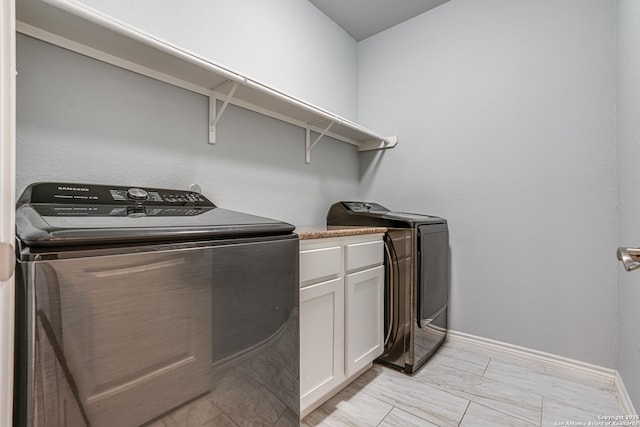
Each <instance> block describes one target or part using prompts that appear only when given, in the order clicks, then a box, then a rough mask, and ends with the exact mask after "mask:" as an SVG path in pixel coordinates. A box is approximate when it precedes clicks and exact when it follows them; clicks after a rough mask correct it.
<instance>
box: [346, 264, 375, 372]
mask: <svg viewBox="0 0 640 427" xmlns="http://www.w3.org/2000/svg"><path fill="white" fill-rule="evenodd" d="M346 283H347V285H346V293H347V303H346V307H347V308H346V325H347V337H348V339H347V342H346V356H347V357H346V359H347V360H346V364H347V366H346V369H347V376H351V375H353V374H356V373H357V372H358V371H359V370H361V369H362V368H364V367H366V366H367V365H369V364H370V363H371V362H373V360H374V359H375V358H376V357H378V356H379V355H380V354H382V344H383V343H382V334H383V317H384V312H383V298H384V294H383V290H384V267H383V266H378V267H374V268H371V269H368V270H364V271H361V272H358V273H353V274H348V275H347V280H346Z"/></svg>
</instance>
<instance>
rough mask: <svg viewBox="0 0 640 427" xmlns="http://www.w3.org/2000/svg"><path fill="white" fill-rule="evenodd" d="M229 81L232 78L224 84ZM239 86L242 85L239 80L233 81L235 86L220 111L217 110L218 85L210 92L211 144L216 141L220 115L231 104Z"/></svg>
mask: <svg viewBox="0 0 640 427" xmlns="http://www.w3.org/2000/svg"><path fill="white" fill-rule="evenodd" d="M229 81H230V80H227V81H226V82H224V83H223V85H224V84H227V83H228V82H229ZM220 86H222V85H220ZM220 86H218V87H220ZM238 86H240V83H239V82H233V86H231V90H230V91H229V93H227V95H226V96H225V98H224V100H223V103H222V107H220V111H216V110H217V105H216V104H217V101H218V97H217V96H216V93H215V90H216V89H217V88H218V87H216V88H213V89H212V90H211V93H210V94H209V144H215V143H216V126H217V125H218V121H220V117H222V113H224V110H226V109H227V105H229V101H231V98H233V94H234V93H235V92H236V89H238Z"/></svg>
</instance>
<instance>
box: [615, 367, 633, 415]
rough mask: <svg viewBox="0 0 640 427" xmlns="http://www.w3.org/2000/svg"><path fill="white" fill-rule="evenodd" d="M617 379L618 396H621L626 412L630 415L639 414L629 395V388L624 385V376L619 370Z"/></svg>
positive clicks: (621, 402)
mask: <svg viewBox="0 0 640 427" xmlns="http://www.w3.org/2000/svg"><path fill="white" fill-rule="evenodd" d="M615 381H616V391H617V392H618V396H620V404H621V405H622V409H623V410H624V413H625V414H629V415H638V411H636V408H634V407H633V402H632V401H631V397H630V396H629V393H627V388H626V387H625V386H624V382H623V381H622V377H621V376H620V372H618V371H616V378H615Z"/></svg>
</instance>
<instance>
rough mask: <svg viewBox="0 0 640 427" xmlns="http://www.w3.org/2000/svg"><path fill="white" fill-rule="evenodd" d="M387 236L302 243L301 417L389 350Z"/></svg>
mask: <svg viewBox="0 0 640 427" xmlns="http://www.w3.org/2000/svg"><path fill="white" fill-rule="evenodd" d="M383 251H384V246H383V242H382V234H370V235H364V236H349V237H333V238H325V239H312V240H301V241H300V413H301V415H302V417H304V416H306V415H307V414H308V413H309V412H311V411H313V410H314V409H315V408H317V407H318V406H320V405H321V404H322V403H323V402H324V401H326V400H327V399H329V398H330V397H331V396H333V395H334V394H335V393H337V392H338V391H339V390H340V389H341V388H343V387H344V386H345V385H347V384H348V383H349V382H351V381H352V380H353V379H355V378H356V377H357V376H358V375H360V374H361V373H362V372H364V371H365V370H366V369H368V368H369V367H370V366H371V364H372V362H373V360H374V359H375V358H376V357H378V356H379V355H380V354H382V349H383V342H382V340H383V336H382V335H383V316H384V312H383V298H384V294H383V288H384V267H383V266H382V263H383Z"/></svg>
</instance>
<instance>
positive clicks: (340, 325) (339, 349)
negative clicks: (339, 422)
mask: <svg viewBox="0 0 640 427" xmlns="http://www.w3.org/2000/svg"><path fill="white" fill-rule="evenodd" d="M344 378H345V373H344V281H343V279H342V278H338V279H333V280H329V281H327V282H322V283H318V284H316V285H312V286H307V287H304V288H302V289H300V407H301V412H304V411H305V409H306V408H307V407H309V405H311V404H312V403H314V402H315V401H317V400H318V399H319V398H321V397H322V396H323V395H324V394H326V393H327V392H329V391H330V390H331V389H332V388H333V387H335V386H336V385H337V384H339V383H340V382H341V381H342V380H343V379H344Z"/></svg>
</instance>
